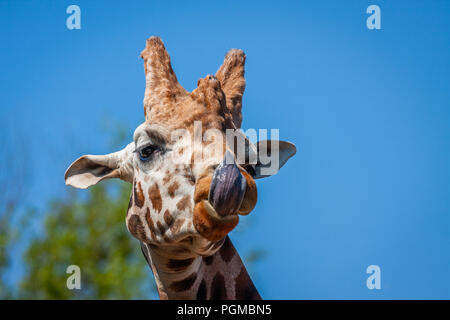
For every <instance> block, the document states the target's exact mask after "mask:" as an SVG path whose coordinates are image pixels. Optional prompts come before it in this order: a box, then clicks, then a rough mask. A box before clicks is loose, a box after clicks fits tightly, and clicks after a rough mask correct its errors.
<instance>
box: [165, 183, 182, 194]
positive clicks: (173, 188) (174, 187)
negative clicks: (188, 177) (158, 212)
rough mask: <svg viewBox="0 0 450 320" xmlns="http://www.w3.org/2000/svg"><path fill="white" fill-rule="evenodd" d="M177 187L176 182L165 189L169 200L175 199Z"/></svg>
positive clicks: (178, 185)
mask: <svg viewBox="0 0 450 320" xmlns="http://www.w3.org/2000/svg"><path fill="white" fill-rule="evenodd" d="M179 187H180V184H179V183H178V181H174V182H172V183H171V185H170V186H169V187H168V188H167V193H168V194H169V196H170V197H171V198H173V197H175V191H177V190H178V188H179Z"/></svg>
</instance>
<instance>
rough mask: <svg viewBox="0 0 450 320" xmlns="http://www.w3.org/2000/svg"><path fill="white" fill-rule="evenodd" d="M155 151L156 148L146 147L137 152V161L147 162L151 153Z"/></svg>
mask: <svg viewBox="0 0 450 320" xmlns="http://www.w3.org/2000/svg"><path fill="white" fill-rule="evenodd" d="M156 150H157V147H156V146H152V145H150V146H147V147H144V148H142V149H141V150H139V159H141V160H142V161H148V160H149V159H150V157H151V156H152V154H153V152H155V151H156Z"/></svg>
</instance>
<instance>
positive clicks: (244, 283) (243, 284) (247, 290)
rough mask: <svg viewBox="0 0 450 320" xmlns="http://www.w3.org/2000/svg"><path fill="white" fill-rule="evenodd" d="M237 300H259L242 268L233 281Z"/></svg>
mask: <svg viewBox="0 0 450 320" xmlns="http://www.w3.org/2000/svg"><path fill="white" fill-rule="evenodd" d="M235 292H236V299H237V300H260V299H261V296H260V295H259V293H258V291H257V290H256V288H255V285H254V284H253V282H252V280H251V279H250V277H249V275H248V273H247V270H245V268H244V267H243V268H242V269H241V272H240V273H239V275H238V276H237V277H236V280H235Z"/></svg>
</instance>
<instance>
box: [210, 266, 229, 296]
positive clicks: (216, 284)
mask: <svg viewBox="0 0 450 320" xmlns="http://www.w3.org/2000/svg"><path fill="white" fill-rule="evenodd" d="M210 299H211V300H226V299H227V291H226V288H225V278H224V277H223V275H222V274H221V273H220V272H217V274H216V275H215V276H214V278H213V280H212V282H211V295H210Z"/></svg>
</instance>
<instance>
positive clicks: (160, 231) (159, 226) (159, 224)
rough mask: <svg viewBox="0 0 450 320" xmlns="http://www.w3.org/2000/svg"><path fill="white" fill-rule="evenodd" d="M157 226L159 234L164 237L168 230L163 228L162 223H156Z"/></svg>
mask: <svg viewBox="0 0 450 320" xmlns="http://www.w3.org/2000/svg"><path fill="white" fill-rule="evenodd" d="M156 226H157V227H158V230H159V234H161V235H163V234H164V233H166V228H165V227H164V226H163V224H162V223H161V222H160V221H157V222H156Z"/></svg>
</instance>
